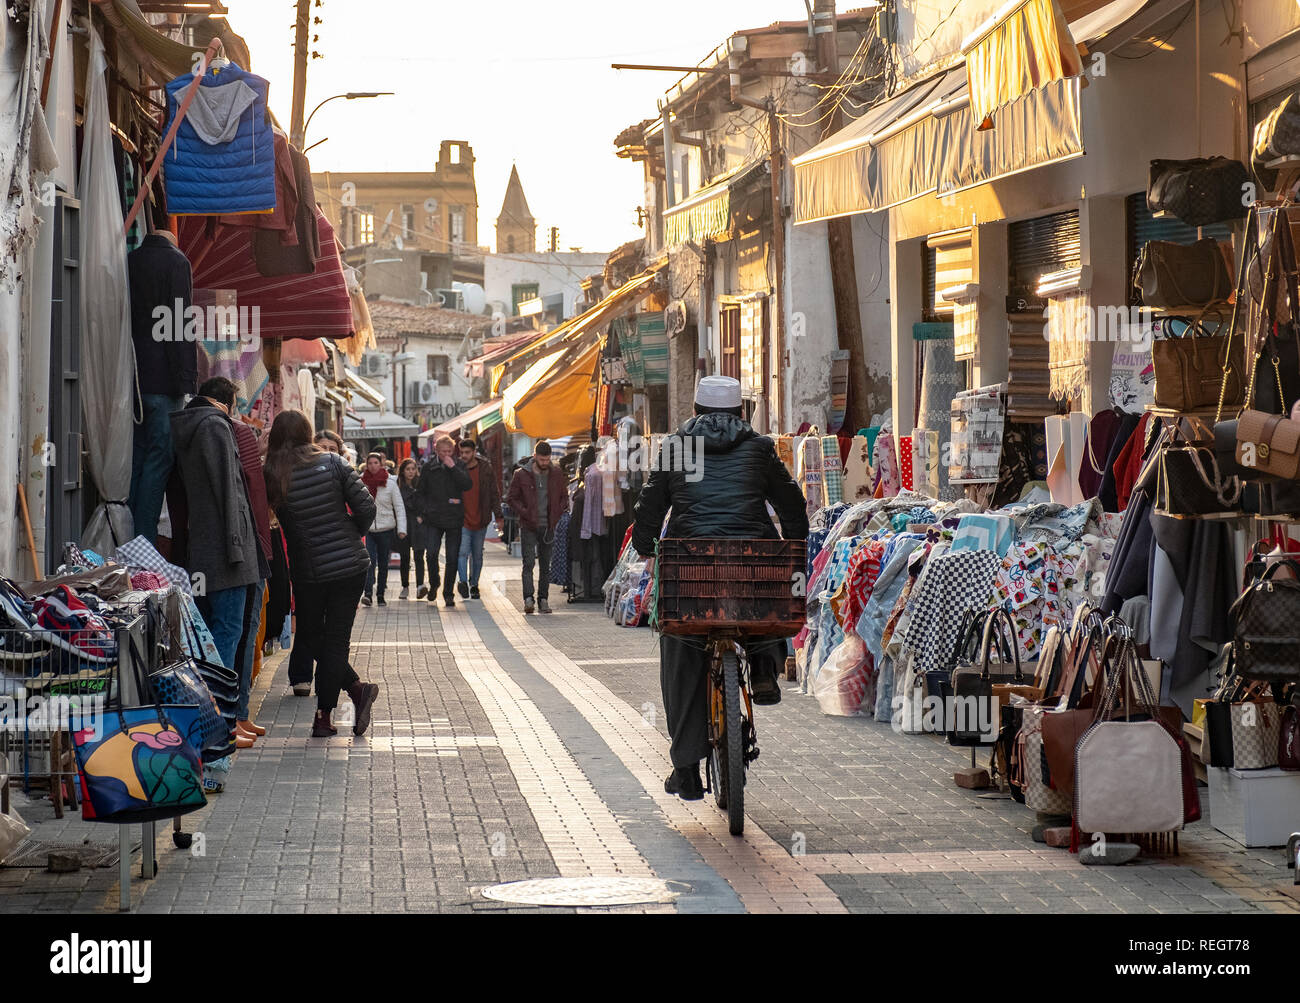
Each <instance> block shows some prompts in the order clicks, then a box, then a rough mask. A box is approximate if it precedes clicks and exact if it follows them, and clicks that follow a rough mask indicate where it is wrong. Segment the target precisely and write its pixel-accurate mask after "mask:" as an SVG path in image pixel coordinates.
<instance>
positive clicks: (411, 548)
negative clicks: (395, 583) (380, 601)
mask: <svg viewBox="0 0 1300 1003" xmlns="http://www.w3.org/2000/svg"><path fill="white" fill-rule="evenodd" d="M414 535H415V534H414V533H408V534H407V535H406V537H405V538H403V539H400V540H398V541H397V553H398V554H399V555H400V556H401V558H402V588H404V589H405V588H410V585H411V564H412V561H411V554H412V552H414V554H415V561H414V564H415V587H416V588H417V589H418V588H419V587H420V586H422V585H423V584H424V534H423V533H421V534H420V541H419V545H418V546H417V545H416V544H415V542H414V540H413V537H414Z"/></svg>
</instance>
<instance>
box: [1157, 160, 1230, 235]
mask: <svg viewBox="0 0 1300 1003" xmlns="http://www.w3.org/2000/svg"><path fill="white" fill-rule="evenodd" d="M1149 178H1150V180H1149V184H1148V185H1147V208H1148V209H1150V210H1151V211H1152V212H1153V213H1157V212H1167V213H1170V214H1171V215H1173V216H1177V217H1178V218H1179V219H1181V220H1182V221H1183V222H1184V223H1186V224H1187V225H1188V226H1205V225H1207V224H1209V223H1220V222H1222V221H1224V220H1228V219H1241V218H1242V217H1243V216H1245V215H1246V213H1247V212H1248V211H1249V209H1248V208H1247V205H1246V199H1245V195H1246V193H1247V191H1248V190H1249V189H1248V188H1247V187H1246V186H1247V185H1249V184H1250V171H1248V170H1247V169H1246V165H1245V164H1243V163H1242V162H1241V161H1240V160H1229V159H1228V158H1227V157H1203V158H1197V159H1193V160H1153V161H1151V172H1150V175H1149Z"/></svg>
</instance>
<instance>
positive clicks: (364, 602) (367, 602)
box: [361, 595, 370, 606]
mask: <svg viewBox="0 0 1300 1003" xmlns="http://www.w3.org/2000/svg"><path fill="white" fill-rule="evenodd" d="M361 605H362V606H369V605H370V596H368V595H367V596H362V597H361Z"/></svg>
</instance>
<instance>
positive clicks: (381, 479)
mask: <svg viewBox="0 0 1300 1003" xmlns="http://www.w3.org/2000/svg"><path fill="white" fill-rule="evenodd" d="M361 483H362V484H364V485H365V486H366V490H367V491H369V492H370V497H371V498H373V499H374V500H375V521H374V523H373V524H372V525H371V527H370V532H369V533H367V534H366V550H367V551H368V552H369V554H370V569H369V570H368V571H367V572H366V590H365V592H363V593H362V595H361V604H362V605H363V606H369V605H370V597H371V593H372V591H373V593H374V597H375V600H376V601H377V602H378V603H379V605H380V606H387V605H388V604H387V603H386V602H384V592H385V591H386V590H387V588H388V561H389V559H390V558H391V557H392V555H393V551H394V550H396V549H397V546H398V543H399V541H401V540H405V539H406V504H405V503H404V502H403V501H402V492H401V491H399V490H398V488H397V478H396V477H392V476H390V475H389V473H388V471H387V470H386V469H385V468H384V458H383V457H382V456H381V455H380V454H379V453H371V454H370V455H369V456H367V457H366V469H365V471H364V472H363V473H362V474H361Z"/></svg>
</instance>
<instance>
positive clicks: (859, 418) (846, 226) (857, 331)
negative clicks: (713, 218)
mask: <svg viewBox="0 0 1300 1003" xmlns="http://www.w3.org/2000/svg"><path fill="white" fill-rule="evenodd" d="M813 33H814V37H815V38H816V40H817V61H818V63H819V64H820V69H821V71H822V72H823V73H838V72H839V68H840V57H839V43H838V42H837V40H836V35H835V0H813ZM836 97H837V95H836V93H835V92H834V91H830V92H828V98H827V99H828V100H834V99H835V98H836ZM842 126H843V115H842V114H841V112H840V110H839V109H838V108H837V109H836V110H835V111H834V112H833V113H832V114H831V115H830V117H829V118H828V120H827V122H826V127H825V128H826V131H825V133H824V135H823V138H825V137H826V136H829V135H831V134H832V133H835V132H838V131H839V130H840V128H841V127H842ZM826 243H827V250H828V251H829V253H830V259H831V288H832V290H833V292H834V296H835V327H836V334H837V336H838V343H839V347H840V348H841V350H844V349H847V350H848V352H849V402H848V411H847V413H846V414H845V417H844V422H845V425H846V426H847V427H848V429H849V430H850V431H856V430H857V429H859V428H863V427H865V426H866V425H867V424H868V422H869V421H870V419H871V411H870V408H869V406H868V405H869V402H868V399H867V398H868V395H869V393H870V391H869V390H868V387H867V360H866V353H865V351H864V350H863V344H862V313H861V311H860V309H859V306H858V273H857V268H856V266H855V264H854V258H853V224H852V223H851V222H850V221H849V218H848V217H847V216H837V217H836V218H834V219H830V220H827V221H826ZM895 420H897V419H895Z"/></svg>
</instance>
